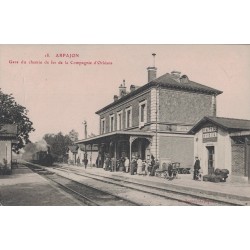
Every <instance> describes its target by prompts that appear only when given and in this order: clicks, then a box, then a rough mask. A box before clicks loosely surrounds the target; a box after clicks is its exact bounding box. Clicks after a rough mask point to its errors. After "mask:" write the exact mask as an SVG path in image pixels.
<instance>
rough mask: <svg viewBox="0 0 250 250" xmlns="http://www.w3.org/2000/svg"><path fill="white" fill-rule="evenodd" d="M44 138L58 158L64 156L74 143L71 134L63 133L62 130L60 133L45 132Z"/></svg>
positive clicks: (54, 155)
mask: <svg viewBox="0 0 250 250" xmlns="http://www.w3.org/2000/svg"><path fill="white" fill-rule="evenodd" d="M43 139H44V140H45V141H46V142H47V144H48V145H49V146H50V152H51V154H52V155H53V157H54V158H55V159H56V160H59V159H62V158H64V157H65V156H66V153H67V150H68V146H70V145H72V141H71V140H70V138H69V136H68V135H63V134H62V132H59V133H58V134H45V135H44V137H43Z"/></svg>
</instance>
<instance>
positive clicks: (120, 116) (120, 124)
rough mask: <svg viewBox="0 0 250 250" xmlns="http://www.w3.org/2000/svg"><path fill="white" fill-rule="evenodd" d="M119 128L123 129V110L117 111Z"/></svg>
mask: <svg viewBox="0 0 250 250" xmlns="http://www.w3.org/2000/svg"><path fill="white" fill-rule="evenodd" d="M117 130H122V110H121V111H120V112H117Z"/></svg>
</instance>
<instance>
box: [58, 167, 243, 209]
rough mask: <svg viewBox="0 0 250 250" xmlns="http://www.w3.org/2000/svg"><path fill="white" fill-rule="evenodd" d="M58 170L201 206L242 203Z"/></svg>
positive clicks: (62, 169)
mask: <svg viewBox="0 0 250 250" xmlns="http://www.w3.org/2000/svg"><path fill="white" fill-rule="evenodd" d="M54 169H57V170H59V171H63V172H67V173H74V174H76V175H78V176H82V177H86V178H91V179H93V180H96V181H100V182H104V183H108V184H112V185H116V186H120V187H126V188H129V189H133V190H136V191H141V192H144V193H148V194H152V195H155V196H158V197H162V198H166V199H172V200H175V201H179V202H182V203H186V204H188V205H196V206H202V205H206V206H208V205H210V206H211V205H212V206H238V205H243V204H242V203H241V202H238V201H228V200H227V199H224V200H222V198H220V199H216V197H209V195H206V197H204V195H199V194H190V193H187V192H185V191H180V190H175V189H173V188H170V187H164V188H161V187H156V186H152V185H149V184H145V183H138V182H135V181H134V180H133V181H131V180H124V179H122V178H119V177H117V178H115V177H113V176H112V177H108V176H103V175H98V174H93V173H86V172H84V173H83V172H82V171H81V172H79V171H77V170H74V169H70V168H65V167H63V168H62V167H60V168H54Z"/></svg>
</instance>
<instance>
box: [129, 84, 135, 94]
mask: <svg viewBox="0 0 250 250" xmlns="http://www.w3.org/2000/svg"><path fill="white" fill-rule="evenodd" d="M133 91H135V85H133V84H132V85H130V92H133Z"/></svg>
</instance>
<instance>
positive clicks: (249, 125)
mask: <svg viewBox="0 0 250 250" xmlns="http://www.w3.org/2000/svg"><path fill="white" fill-rule="evenodd" d="M207 122H210V123H213V124H215V125H217V126H218V127H221V128H223V129H224V130H228V131H231V132H233V131H240V130H250V120H244V119H235V118H226V117H212V116H205V117H203V118H202V119H201V120H200V121H199V122H198V123H197V124H196V125H195V126H194V127H193V128H192V129H191V130H190V131H189V133H196V132H198V131H199V130H200V129H201V128H202V126H203V125H204V124H205V123H207Z"/></svg>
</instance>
